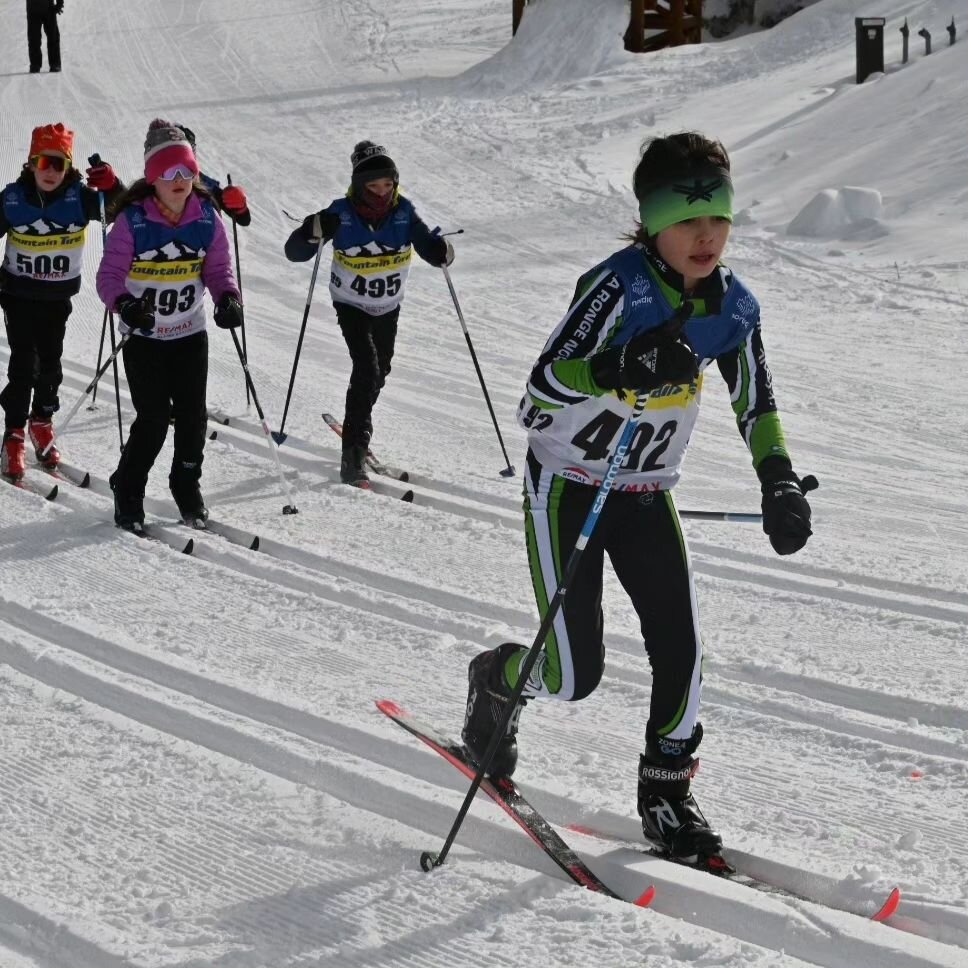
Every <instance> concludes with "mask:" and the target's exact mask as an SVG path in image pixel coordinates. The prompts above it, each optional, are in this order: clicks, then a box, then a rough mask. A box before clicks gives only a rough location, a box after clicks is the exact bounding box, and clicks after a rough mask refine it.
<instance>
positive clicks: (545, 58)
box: [461, 0, 636, 94]
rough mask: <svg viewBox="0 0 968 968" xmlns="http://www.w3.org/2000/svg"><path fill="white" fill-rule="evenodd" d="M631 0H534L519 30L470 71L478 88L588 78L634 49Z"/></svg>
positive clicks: (468, 78)
mask: <svg viewBox="0 0 968 968" xmlns="http://www.w3.org/2000/svg"><path fill="white" fill-rule="evenodd" d="M628 23H629V5H628V0H597V2H596V4H595V5H594V8H592V7H591V6H590V4H589V3H588V0H531V2H530V3H529V4H528V5H527V7H526V8H525V11H524V15H523V16H522V18H521V23H520V25H519V26H518V32H517V33H516V34H515V35H514V37H513V38H512V39H511V41H510V42H509V43H508V44H507V45H506V46H505V47H503V48H502V49H501V50H499V51H498V52H497V53H496V54H494V56H493V57H489V58H488V59H487V60H484V61H482V62H481V63H479V64H476V65H475V66H474V67H472V68H471V69H470V70H468V71H466V72H465V73H464V74H463V75H462V77H461V82H463V83H464V84H466V85H467V86H469V87H472V88H473V89H474V91H475V92H476V93H481V91H482V89H484V90H487V91H489V92H492V93H495V94H498V93H503V92H507V91H511V90H515V89H518V88H522V87H529V88H533V87H540V86H544V85H552V84H556V83H558V82H560V81H569V80H584V79H585V78H588V77H592V76H594V75H595V74H598V73H601V72H602V71H604V70H606V69H614V68H615V67H616V66H617V65H619V64H621V62H622V61H623V60H624V59H630V60H632V59H634V58H635V56H636V55H634V54H630V53H628V51H626V50H625V42H624V36H625V30H626V28H627V27H628Z"/></svg>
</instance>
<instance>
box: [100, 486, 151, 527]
mask: <svg viewBox="0 0 968 968" xmlns="http://www.w3.org/2000/svg"><path fill="white" fill-rule="evenodd" d="M108 483H109V484H110V485H111V490H112V491H113V492H114V523H115V524H116V525H117V526H118V527H119V528H122V529H123V530H124V531H133V532H134V533H135V534H143V533H144V529H145V492H144V487H141V488H131V487H128V486H127V485H126V484H124V483H123V482H122V481H121V479H120V478H119V477H118V472H117V471H115V472H114V473H113V474H112V475H111V477H110V478H109V479H108Z"/></svg>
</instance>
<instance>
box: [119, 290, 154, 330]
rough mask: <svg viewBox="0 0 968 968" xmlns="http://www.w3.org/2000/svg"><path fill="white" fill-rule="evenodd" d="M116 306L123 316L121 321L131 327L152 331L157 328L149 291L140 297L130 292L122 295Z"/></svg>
mask: <svg viewBox="0 0 968 968" xmlns="http://www.w3.org/2000/svg"><path fill="white" fill-rule="evenodd" d="M114 308H115V309H116V310H117V311H118V314H119V315H120V316H121V322H123V323H124V324H125V326H130V327H131V329H143V330H145V332H148V333H150V332H151V331H152V330H153V329H154V328H155V310H154V307H153V306H152V305H151V298H150V297H149V296H148V294H147V293H145V294H144V295H143V296H140V297H138V296H132V295H130V294H129V295H127V296H122V297H121V298H120V299H119V300H118V301H117V302H116V303H115V304H114Z"/></svg>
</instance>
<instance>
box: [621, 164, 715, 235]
mask: <svg viewBox="0 0 968 968" xmlns="http://www.w3.org/2000/svg"><path fill="white" fill-rule="evenodd" d="M702 215H713V216H719V217H720V218H725V219H729V221H730V222H732V221H733V183H732V181H731V180H730V177H729V172H728V171H726V169H725V168H715V167H709V168H704V169H702V170H700V171H699V172H697V173H696V174H690V175H687V176H686V177H684V178H679V179H676V180H673V181H670V182H666V183H665V184H662V185H656V186H654V187H651V188H650V189H649V190H648V191H647V192H646V193H645V195H644V196H643V197H642V199H641V200H640V201H639V217H640V218H641V220H642V224H643V225H644V226H645V228H646V231H647V232H648V233H649V235H658V234H659V233H660V232H661V231H662V230H663V229H667V228H668V227H669V226H670V225H675V224H676V222H685V221H686V220H687V219H690V218H699V217H700V216H702Z"/></svg>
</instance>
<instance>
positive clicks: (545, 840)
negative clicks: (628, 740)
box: [376, 699, 655, 907]
mask: <svg viewBox="0 0 968 968" xmlns="http://www.w3.org/2000/svg"><path fill="white" fill-rule="evenodd" d="M376 707H377V709H379V710H380V712H382V713H383V714H384V715H386V716H388V717H389V718H390V719H392V720H393V721H394V722H395V723H397V725H399V726H401V727H402V728H403V729H405V730H406V731H407V732H408V733H411V734H412V735H413V736H416V737H417V739H419V740H420V741H421V742H422V743H425V744H426V745H427V746H429V747H430V748H431V749H432V750H434V751H435V752H437V753H439V754H440V755H441V756H442V757H443V758H444V759H445V760H447V762H448V763H450V764H451V765H452V766H454V767H456V768H457V769H458V770H460V771H461V773H463V774H464V776H466V777H468V778H469V779H475V780H476V778H477V767H476V766H475V765H474V763H472V762H471V760H470V759H469V758H468V756H467V753H466V751H465V750H464V748H463V747H462V746H461V744H460V743H458V742H456V741H455V740H453V739H450V738H449V737H447V736H445V735H444V734H443V733H441V732H439V731H438V730H437V729H435V728H434V727H433V726H429V725H427V724H426V723H424V722H422V721H421V720H419V719H418V718H417V717H415V716H413V715H412V714H411V713H410V712H408V711H407V710H406V709H404V708H403V707H402V706H400V705H398V704H397V703H395V702H393V701H392V700H390V699H380V700H378V701H377V702H376ZM480 789H481V790H483V791H484V793H486V794H487V795H488V796H489V797H490V798H491V799H492V800H493V801H494V802H495V803H496V804H497V805H498V806H499V807H501V809H502V810H504V812H505V813H506V814H507V815H508V816H509V817H510V818H511V819H512V820H513V821H514V822H515V823H516V824H517V825H518V826H519V827H521V829H522V830H523V831H524V832H525V833H526V834H527V835H528V836H529V837H530V838H531V840H532V841H534V843H535V844H536V845H537V846H538V847H540V848H541V849H542V850H543V851H544V852H545V853H546V854H547V855H548V857H550V858H551V860H553V861H554V862H555V863H556V864H557V865H558V867H560V868H561V869H562V870H563V871H564V872H565V873H566V874H567V875H568V876H569V877H570V878H571V879H572V880H573V881H574V882H575V883H576V884H579V885H581V886H582V887H584V888H586V889H587V890H589V891H595V892H596V893H599V894H604V895H605V896H606V897H612V898H616V899H618V900H622V901H628V902H629V903H631V904H635V905H637V906H638V907H646V906H647V905H648V904H650V903H651V902H652V899H653V897H654V896H655V888H654V887H653V886H649V887H648V888H647V889H646V890H645V891H643V892H642V893H641V894H639V895H637V896H636V897H635V898H634V899H629V898H625V897H622V895H620V894H617V893H616V892H615V891H613V890H612V889H611V888H610V887H609V886H608V885H607V884H605V883H604V882H603V881H602V880H601V879H600V878H599V877H598V875H597V874H596V873H595V872H594V871H593V870H592V869H591V868H590V867H589V866H588V865H587V864H586V863H585V862H584V861H583V860H582V859H581V858H580V857H579V856H578V855H577V854H576V853H575V852H574V851H573V850H572V849H571V848H570V847H569V846H568V844H566V843H565V842H564V840H562V839H561V837H560V835H559V834H558V833H557V832H556V831H555V829H554V827H552V826H551V824H550V823H548V821H547V820H545V818H544V817H542V816H541V814H540V813H538V811H537V810H535V808H534V807H533V806H532V805H531V804H530V803H529V802H528V801H527V800H526V799H525V797H524V794H522V793H521V791H520V790H519V789H518V788H517V787H516V786H515V784H514V781H513V780H512V779H511V778H510V777H505V778H503V779H502V780H501V781H500V782H499V783H495V782H493V781H492V780H490V779H486V778H485V779H484V780H482V782H481V784H480ZM448 843H449V841H448ZM442 853H443V855H444V856H446V850H444V851H442ZM441 863H442V858H441V854H438V853H435V852H433V851H424V852H423V853H422V854H421V855H420V866H421V868H422V869H423V870H425V871H430V870H432V869H433V868H434V867H439V866H440V865H441Z"/></svg>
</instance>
